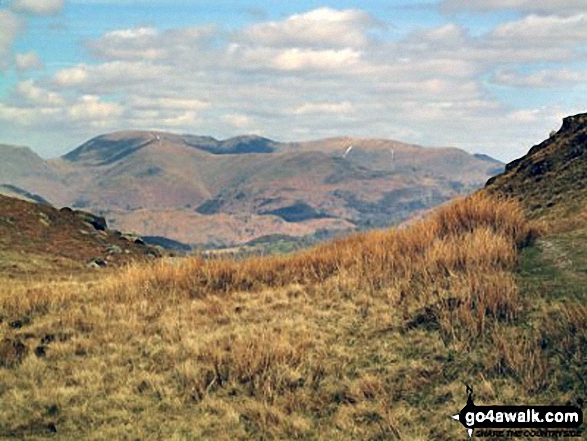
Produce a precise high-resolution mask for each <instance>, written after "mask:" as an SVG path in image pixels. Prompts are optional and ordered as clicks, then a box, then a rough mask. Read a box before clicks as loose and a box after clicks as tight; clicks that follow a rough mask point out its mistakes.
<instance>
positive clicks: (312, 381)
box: [0, 132, 587, 441]
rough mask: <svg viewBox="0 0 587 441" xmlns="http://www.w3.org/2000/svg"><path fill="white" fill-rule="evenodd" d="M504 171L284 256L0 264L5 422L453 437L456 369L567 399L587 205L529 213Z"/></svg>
mask: <svg viewBox="0 0 587 441" xmlns="http://www.w3.org/2000/svg"><path fill="white" fill-rule="evenodd" d="M567 136H568V137H572V136H573V135H572V133H570V132H567ZM559 148H564V147H563V144H560V147H559ZM253 154H255V153H253ZM270 154H272V153H262V154H261V155H270ZM553 154H554V155H555V156H556V155H558V154H562V153H561V152H559V151H558V150H557V151H554V150H553ZM226 155H230V154H226ZM226 155H224V154H223V155H221V156H226ZM545 159H547V158H545ZM93 160H94V159H92V161H93ZM565 164H566V162H565V161H561V163H560V165H557V167H564V166H565ZM511 170H512V168H511V167H510V169H509V170H508V172H509V173H510V174H509V175H507V174H506V175H503V176H501V177H499V178H498V179H496V180H494V181H492V183H491V184H490V185H489V187H488V190H483V191H480V192H477V193H476V194H474V195H472V196H469V197H468V198H465V199H461V200H458V201H455V202H452V203H449V204H446V205H444V206H442V207H440V208H438V209H436V210H434V211H433V212H431V213H429V214H428V215H426V216H425V217H424V218H423V219H419V220H415V221H413V222H412V223H410V224H409V225H407V226H405V227H404V228H399V229H390V230H380V231H372V232H365V233H360V234H354V235H350V236H347V237H344V238H340V239H337V240H335V241H333V242H328V243H323V244H320V245H318V246H315V247H314V248H311V249H308V250H304V251H298V252H297V253H294V254H290V255H278V256H271V257H255V258H249V259H244V260H232V259H229V258H208V259H204V258H198V257H188V258H182V259H179V260H178V259H173V260H169V259H159V260H157V261H153V262H147V263H136V264H134V265H132V266H129V267H124V268H123V269H121V270H120V271H119V272H106V273H103V272H90V273H89V274H85V275H84V276H83V277H78V278H75V279H73V278H69V279H67V280H59V279H58V278H57V279H56V277H55V276H54V275H51V276H45V278H41V279H36V280H28V281H22V280H19V281H18V282H15V281H13V280H11V279H9V278H6V277H5V275H4V272H3V271H0V281H1V282H2V283H0V317H2V320H0V331H1V332H2V333H3V335H4V338H3V340H2V341H1V342H0V380H1V384H4V385H5V387H2V388H0V436H2V437H5V438H9V439H22V438H26V439H44V438H46V437H48V436H53V437H59V438H62V439H96V440H97V439H201V440H250V439H254V440H271V439H276V440H277V439H300V440H322V439H340V440H384V439H385V440H387V439H389V440H431V439H433V440H440V441H444V440H446V441H448V440H455V439H464V437H466V433H465V432H464V431H463V428H462V426H461V425H460V424H459V423H457V422H455V421H453V420H452V419H451V418H450V416H451V415H454V414H455V413H456V412H458V411H459V410H460V409H461V408H462V407H463V406H464V404H465V402H466V397H467V395H466V390H465V385H471V386H472V387H473V388H474V391H475V402H476V403H477V404H478V405H481V404H486V405H491V404H508V405H515V404H519V405H522V404H529V403H531V404H536V405H540V404H544V405H546V404H565V403H577V402H578V399H581V398H583V397H585V396H586V395H587V389H586V386H585V381H584V373H585V372H584V371H585V365H586V363H587V359H586V355H587V307H586V306H585V304H586V303H585V301H586V299H585V292H584V289H583V287H584V286H585V283H587V280H585V272H584V268H585V265H587V252H586V251H587V247H585V243H586V239H587V235H585V231H584V230H583V229H584V228H585V227H586V226H587V223H584V224H583V225H582V226H581V225H579V223H576V224H575V228H574V229H572V230H569V228H568V225H567V226H566V227H565V228H566V229H565V230H564V231H563V230H556V229H551V230H550V231H545V230H544V228H543V226H542V222H541V221H540V220H538V221H536V220H529V219H528V216H529V215H531V216H534V217H541V218H546V217H548V216H549V214H548V213H549V211H548V210H551V209H555V206H550V207H548V206H546V208H545V209H544V210H543V211H542V212H541V214H540V216H536V215H535V214H536V212H535V210H534V211H533V207H534V206H535V205H536V202H533V201H532V200H531V199H530V198H526V197H524V196H523V195H522V192H519V191H518V190H517V188H516V186H515V185H509V183H510V182H512V181H516V180H518V179H519V180H520V182H524V181H525V180H524V178H522V177H521V176H519V175H518V174H517V173H512V172H511ZM520 170H523V169H520ZM551 171H552V173H553V181H552V182H551V184H554V185H556V177H557V176H563V177H564V172H563V171H562V170H561V171H557V169H552V170H551ZM520 173H523V172H522V171H520ZM507 176H509V177H507ZM498 184H499V186H498ZM493 185H495V187H492V186H493ZM501 186H506V187H507V188H509V189H511V192H509V194H514V195H516V194H517V195H519V196H521V197H518V198H517V199H520V200H516V198H511V197H507V198H506V197H504V196H503V194H502V195H500V196H497V195H496V193H499V191H498V189H499V188H502V187H501ZM490 193H491V194H490ZM559 195H560V200H561V201H563V200H565V199H564V193H563V192H562V191H561V192H560V193H559ZM20 203H23V204H24V202H20ZM27 206H29V207H30V205H27ZM281 214H282V215H283V214H285V215H290V214H291V213H281ZM550 228H553V227H552V225H551V226H550ZM541 234H542V237H540V235H541ZM0 237H2V236H0ZM92 275H93V277H92ZM520 439H530V438H524V437H522V438H520ZM532 439H535V438H532Z"/></svg>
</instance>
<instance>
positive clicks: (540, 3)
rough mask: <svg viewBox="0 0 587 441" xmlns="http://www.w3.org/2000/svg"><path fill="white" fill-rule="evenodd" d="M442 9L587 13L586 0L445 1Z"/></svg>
mask: <svg viewBox="0 0 587 441" xmlns="http://www.w3.org/2000/svg"><path fill="white" fill-rule="evenodd" d="M442 7H443V8H444V9H445V10H449V11H458V10H468V11H497V10H500V9H511V10H516V11H529V12H542V13H554V14H564V13H575V12H582V11H583V12H585V11H587V4H586V3H585V0H443V1H442Z"/></svg>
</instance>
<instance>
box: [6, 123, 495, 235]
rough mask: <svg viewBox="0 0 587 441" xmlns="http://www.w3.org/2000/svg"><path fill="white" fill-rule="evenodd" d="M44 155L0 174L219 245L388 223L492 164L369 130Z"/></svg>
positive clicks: (468, 188) (48, 195) (121, 221)
mask: <svg viewBox="0 0 587 441" xmlns="http://www.w3.org/2000/svg"><path fill="white" fill-rule="evenodd" d="M351 147H352V148H351ZM45 162H46V164H47V167H48V168H49V169H50V170H51V171H52V172H53V173H54V174H55V176H54V177H53V179H50V178H48V177H45V178H44V179H39V180H38V182H35V180H34V179H31V178H29V177H27V178H26V179H24V178H22V179H13V180H12V181H14V182H7V183H8V184H12V185H16V186H18V187H19V188H22V189H23V190H26V191H28V192H30V193H32V194H38V195H40V196H41V197H43V198H45V199H47V200H48V201H50V202H51V203H53V204H55V205H58V206H71V207H73V208H77V209H84V210H92V211H94V212H96V213H100V214H101V215H103V216H105V217H106V218H107V219H108V220H109V223H110V224H111V225H113V226H115V227H116V228H118V229H121V230H125V231H135V232H137V233H138V234H140V235H146V236H163V237H167V238H169V239H172V240H175V241H178V242H181V243H188V244H192V245H206V244H216V245H222V246H233V245H238V244H241V243H247V242H250V241H251V240H254V239H256V238H257V237H261V236H267V235H278V236H279V235H285V236H295V237H300V238H302V237H309V236H313V235H315V234H317V235H319V236H324V234H323V233H324V231H328V232H329V233H337V232H338V233H343V232H346V231H350V230H353V229H366V228H372V227H382V226H390V225H394V224H396V223H398V222H401V221H403V220H405V219H407V218H408V217H409V216H411V215H413V214H417V213H418V212H421V211H424V210H427V209H429V208H431V207H432V206H434V205H436V204H439V203H442V202H445V201H447V200H449V199H450V198H452V197H455V196H458V195H463V194H468V193H470V192H472V191H474V190H475V189H477V188H480V187H481V186H482V184H483V183H484V182H485V181H486V180H487V179H488V178H489V177H490V176H492V175H493V174H494V172H495V170H496V167H497V168H499V167H501V165H500V164H499V163H494V162H491V161H487V160H485V159H481V158H477V157H475V156H474V155H470V154H468V153H467V152H465V151H462V150H459V149H455V148H426V147H422V146H418V145H413V144H406V143H401V142H399V141H393V140H385V139H376V138H371V139H361V138H353V137H334V138H326V139H323V140H315V141H307V142H278V141H273V140H271V139H269V138H264V137H261V136H257V135H242V136H237V137H232V138H228V139H225V140H217V139H215V138H213V137H209V136H196V135H185V134H184V135H178V134H174V133H167V132H159V131H136V130H134V131H119V132H114V133H109V134H104V135H100V136H97V137H95V138H92V139H90V140H88V141H87V142H85V143H83V144H82V145H81V146H79V147H78V148H76V149H74V150H72V151H71V152H69V153H67V154H66V155H63V156H62V157H61V158H57V159H52V160H48V161H45ZM39 176H40V175H39ZM1 177H2V176H1V175H0V178H1ZM296 210H299V213H298V212H296Z"/></svg>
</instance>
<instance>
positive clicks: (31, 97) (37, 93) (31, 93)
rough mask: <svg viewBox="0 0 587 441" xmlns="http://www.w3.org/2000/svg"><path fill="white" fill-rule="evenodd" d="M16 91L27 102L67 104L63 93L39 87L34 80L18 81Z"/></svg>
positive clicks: (55, 104)
mask: <svg viewBox="0 0 587 441" xmlns="http://www.w3.org/2000/svg"><path fill="white" fill-rule="evenodd" d="M16 93H17V95H18V96H19V97H21V98H22V99H24V100H25V102H27V103H29V104H32V105H35V106H36V105H41V106H61V105H63V104H65V100H64V99H63V97H62V96H61V95H59V94H58V93H56V92H51V91H48V90H45V89H42V88H40V87H38V86H37V85H36V84H35V82H34V81H33V80H27V81H21V82H20V83H18V84H17V86H16Z"/></svg>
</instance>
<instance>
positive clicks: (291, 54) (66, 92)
mask: <svg viewBox="0 0 587 441" xmlns="http://www.w3.org/2000/svg"><path fill="white" fill-rule="evenodd" d="M584 24H585V23H584V14H575V15H567V16H564V17H563V16H544V15H543V16H538V15H530V16H528V17H524V18H522V19H516V20H515V21H512V22H511V23H509V24H508V23H506V24H502V25H500V26H497V27H496V28H495V29H494V30H490V31H487V32H486V33H484V34H481V35H478V34H475V33H471V32H468V30H467V29H465V28H464V27H462V26H459V25H457V24H454V23H449V24H444V25H442V26H438V27H433V28H428V29H421V30H418V31H414V32H412V33H410V34H408V35H406V36H404V37H401V38H399V37H398V38H395V39H393V40H387V41H383V40H375V39H371V38H370V31H371V30H372V29H373V28H374V27H376V26H377V25H378V24H377V22H376V20H374V19H373V18H372V17H371V16H369V15H368V14H366V13H364V12H361V11H356V10H345V11H336V10H333V9H329V8H321V9H317V10H314V11H310V12H307V13H304V14H296V15H293V16H291V17H289V18H285V19H283V20H281V21H271V22H266V23H259V24H257V25H253V26H245V27H244V28H242V29H240V30H232V31H230V32H228V31H224V30H222V29H221V28H219V27H218V26H214V25H209V26H197V27H189V28H181V29H170V30H158V29H156V28H153V27H137V28H130V29H119V30H113V31H110V32H107V33H105V34H104V35H103V36H102V37H100V38H98V39H96V40H93V41H90V42H89V43H87V46H88V47H89V48H90V49H91V53H92V54H93V55H95V59H94V60H91V61H89V62H88V63H85V64H78V65H76V66H72V67H69V68H67V69H61V70H59V71H57V72H56V73H55V74H52V75H51V76H49V75H47V76H45V77H42V78H40V79H39V80H37V81H36V82H32V81H23V82H21V83H20V84H19V85H18V87H17V88H16V89H15V91H14V93H13V96H11V98H10V100H8V101H6V102H5V103H4V104H3V105H1V106H0V119H2V121H9V122H10V124H6V125H7V126H9V127H22V126H26V125H27V124H29V125H32V124H34V125H38V126H39V127H43V128H47V131H48V132H51V131H53V132H61V133H68V134H69V133H72V131H73V132H75V133H91V134H94V133H95V132H96V130H97V129H99V130H101V131H109V130H119V129H127V128H129V127H135V128H146V129H153V128H157V129H161V130H170V131H182V132H191V133H201V134H209V135H214V136H219V137H227V136H232V135H237V134H240V133H242V132H243V131H247V132H251V131H258V130H259V129H261V130H263V132H266V133H267V135H269V136H272V137H276V138H279V139H284V140H288V139H289V140H299V139H309V138H319V137H323V136H335V135H343V134H349V135H354V136H368V137H372V136H389V134H403V135H402V136H406V137H407V138H406V139H403V140H405V141H410V142H415V143H421V144H425V145H426V144H433V145H456V146H459V147H466V148H468V149H469V150H473V151H483V150H485V151H487V152H489V153H492V154H494V155H495V156H498V157H501V158H504V157H509V158H511V156H513V155H514V154H518V153H519V154H521V153H523V149H524V148H527V146H528V145H529V144H530V142H529V141H528V140H527V137H528V134H529V133H537V135H536V139H533V140H532V141H539V140H540V136H542V135H543V132H544V130H542V129H541V128H542V127H543V126H547V127H548V129H551V128H552V127H551V126H552V124H553V121H556V120H555V117H556V118H558V115H559V113H562V112H561V109H558V108H550V107H547V108H546V109H542V108H540V109H539V111H536V110H535V109H533V108H532V109H526V108H524V106H523V105H522V104H518V103H515V104H507V102H505V101H504V100H503V99H501V98H500V97H499V95H496V94H494V93H492V90H491V87H493V86H494V85H495V83H500V84H508V85H509V86H510V87H533V88H535V87H543V86H544V85H546V84H547V83H548V82H555V81H558V82H559V84H562V83H564V82H565V81H566V83H564V84H570V83H573V82H576V80H578V74H577V73H576V72H575V71H571V70H569V69H566V68H565V65H564V62H565V61H568V60H572V61H574V62H575V65H580V62H581V60H582V59H585V52H584V51H583V48H582V47H581V45H582V44H583V43H582V42H583V41H587V40H585V39H584V38H585V34H584V29H583V25H584ZM540 32H543V33H545V34H546V35H548V38H541V37H540ZM538 62H539V63H542V62H545V63H549V64H548V65H549V66H550V65H553V63H554V62H558V63H559V64H557V66H562V67H561V69H559V71H557V69H554V68H553V69H551V70H548V71H546V70H545V71H540V70H538V68H540V67H541V68H544V66H543V65H537V63H538ZM520 72H534V73H531V74H521V73H520ZM487 77H489V78H491V80H490V81H487ZM546 132H548V130H546ZM76 136H81V135H76ZM492 146H496V147H495V150H494V151H491V147H492ZM501 146H514V147H515V149H517V150H515V153H513V150H512V152H507V153H503V154H500V153H499V151H498V149H500V148H501ZM514 147H512V148H514ZM510 155H511V156H510Z"/></svg>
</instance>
